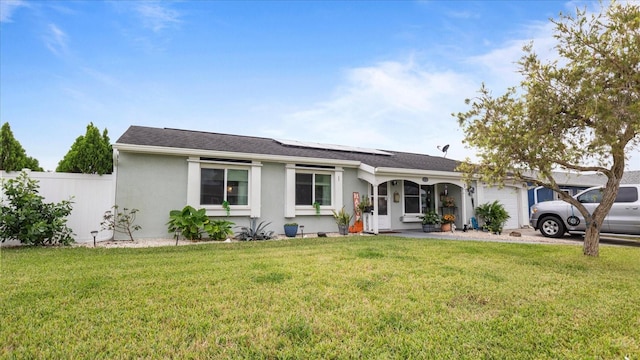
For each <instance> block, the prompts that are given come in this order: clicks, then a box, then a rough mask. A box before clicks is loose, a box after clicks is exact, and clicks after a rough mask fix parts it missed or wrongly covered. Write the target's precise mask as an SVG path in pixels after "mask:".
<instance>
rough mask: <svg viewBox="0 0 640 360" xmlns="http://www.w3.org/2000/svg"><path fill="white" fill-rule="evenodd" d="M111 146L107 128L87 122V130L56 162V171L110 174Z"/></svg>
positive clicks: (111, 161)
mask: <svg viewBox="0 0 640 360" xmlns="http://www.w3.org/2000/svg"><path fill="white" fill-rule="evenodd" d="M112 153H113V150H112V147H111V143H110V141H109V135H108V133H107V129H104V131H103V132H102V135H100V130H99V129H98V128H97V127H95V126H94V125H93V123H89V125H87V132H86V133H85V134H84V136H83V135H81V136H79V137H78V138H76V141H75V142H74V143H73V144H72V145H71V149H69V152H67V154H66V155H65V156H64V158H63V159H62V160H61V161H60V162H59V163H58V167H57V168H56V171H57V172H71V173H83V174H100V175H102V174H111V172H112V171H113V157H112Z"/></svg>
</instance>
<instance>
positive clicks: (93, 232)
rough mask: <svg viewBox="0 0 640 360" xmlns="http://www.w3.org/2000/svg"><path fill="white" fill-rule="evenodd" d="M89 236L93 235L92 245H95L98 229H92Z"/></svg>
mask: <svg viewBox="0 0 640 360" xmlns="http://www.w3.org/2000/svg"><path fill="white" fill-rule="evenodd" d="M91 236H93V247H96V236H98V230H93V231H92V232H91Z"/></svg>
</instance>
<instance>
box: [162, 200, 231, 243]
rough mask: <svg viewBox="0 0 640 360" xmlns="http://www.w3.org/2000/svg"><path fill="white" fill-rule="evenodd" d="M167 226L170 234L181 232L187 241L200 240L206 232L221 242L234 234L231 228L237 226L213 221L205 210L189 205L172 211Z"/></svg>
mask: <svg viewBox="0 0 640 360" xmlns="http://www.w3.org/2000/svg"><path fill="white" fill-rule="evenodd" d="M167 225H169V228H168V231H169V232H170V233H175V232H176V231H177V230H180V233H181V234H182V236H184V237H185V239H189V240H200V239H202V233H203V232H206V233H207V234H208V235H209V238H211V239H214V240H221V239H225V238H226V237H227V236H229V235H231V234H233V230H231V227H232V226H233V225H235V224H234V223H232V222H231V221H227V220H214V221H211V220H209V217H208V216H207V210H206V209H205V208H202V209H198V210H196V209H195V208H194V207H193V206H189V205H187V206H185V207H184V208H183V209H182V210H171V212H170V213H169V222H168V223H167Z"/></svg>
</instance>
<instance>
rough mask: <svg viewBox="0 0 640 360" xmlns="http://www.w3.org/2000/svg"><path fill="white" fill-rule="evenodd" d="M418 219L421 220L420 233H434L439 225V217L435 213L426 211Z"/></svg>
mask: <svg viewBox="0 0 640 360" xmlns="http://www.w3.org/2000/svg"><path fill="white" fill-rule="evenodd" d="M420 218H421V219H422V231H424V232H434V231H436V230H437V229H438V225H439V224H440V216H438V214H437V213H436V212H435V211H433V210H431V211H428V212H427V213H426V214H424V215H423V216H421V217H420Z"/></svg>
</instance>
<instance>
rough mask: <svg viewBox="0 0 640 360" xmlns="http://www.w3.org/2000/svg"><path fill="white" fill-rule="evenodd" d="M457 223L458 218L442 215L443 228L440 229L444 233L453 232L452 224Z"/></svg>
mask: <svg viewBox="0 0 640 360" xmlns="http://www.w3.org/2000/svg"><path fill="white" fill-rule="evenodd" d="M455 221H456V216H455V215H453V214H444V215H442V226H441V227H440V229H441V230H442V231H451V224H453V223H454V222H455Z"/></svg>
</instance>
